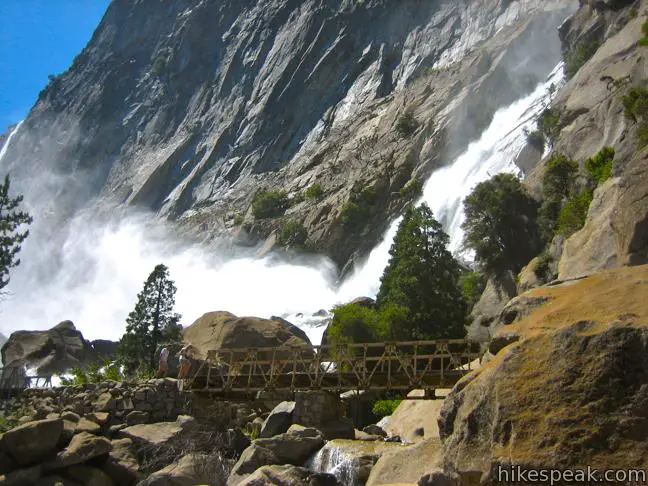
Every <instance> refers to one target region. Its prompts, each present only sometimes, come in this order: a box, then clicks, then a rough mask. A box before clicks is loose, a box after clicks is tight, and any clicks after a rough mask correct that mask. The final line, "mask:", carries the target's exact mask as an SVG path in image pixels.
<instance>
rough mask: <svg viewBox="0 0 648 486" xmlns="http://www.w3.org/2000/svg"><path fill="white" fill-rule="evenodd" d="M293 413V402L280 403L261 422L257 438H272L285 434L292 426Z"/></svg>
mask: <svg viewBox="0 0 648 486" xmlns="http://www.w3.org/2000/svg"><path fill="white" fill-rule="evenodd" d="M294 411H295V402H281V403H280V404H279V405H277V406H276V407H275V408H274V409H273V410H272V412H270V415H268V417H267V418H266V419H265V421H264V422H263V425H262V426H261V433H260V435H259V437H272V436H275V435H278V434H283V433H284V432H286V431H287V430H288V428H289V427H290V426H291V425H292V417H293V412H294Z"/></svg>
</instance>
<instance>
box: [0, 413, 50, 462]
mask: <svg viewBox="0 0 648 486" xmlns="http://www.w3.org/2000/svg"><path fill="white" fill-rule="evenodd" d="M62 433H63V421H62V420H61V419H53V420H38V421H35V422H27V423H26V424H23V425H20V426H18V427H15V428H13V429H11V430H9V431H8V432H5V434H4V436H3V444H4V448H5V450H6V451H7V452H8V453H9V454H10V455H11V456H12V457H13V459H15V460H16V461H17V462H18V463H19V464H21V465H29V464H34V463H36V462H38V461H40V460H42V459H44V458H46V457H47V456H48V455H50V454H53V453H54V452H56V444H57V443H58V441H59V439H60V438H61V434H62Z"/></svg>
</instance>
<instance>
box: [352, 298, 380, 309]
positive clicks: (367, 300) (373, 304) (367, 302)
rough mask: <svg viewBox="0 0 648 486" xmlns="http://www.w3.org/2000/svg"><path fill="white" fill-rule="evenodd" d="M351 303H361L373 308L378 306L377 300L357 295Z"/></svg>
mask: <svg viewBox="0 0 648 486" xmlns="http://www.w3.org/2000/svg"><path fill="white" fill-rule="evenodd" d="M349 304H353V305H359V306H360V307H366V308H368V309H373V308H374V307H376V301H375V300H374V299H372V298H371V297H356V298H355V299H353V300H352V301H351V302H349Z"/></svg>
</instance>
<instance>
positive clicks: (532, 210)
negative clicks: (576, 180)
mask: <svg viewBox="0 0 648 486" xmlns="http://www.w3.org/2000/svg"><path fill="white" fill-rule="evenodd" d="M464 206H465V213H466V220H465V221H464V223H463V224H462V228H463V229H464V231H465V232H466V233H465V236H464V244H465V245H466V247H468V248H472V249H473V250H474V251H475V260H476V261H477V262H478V263H479V264H480V265H482V268H484V270H485V271H486V272H487V273H488V274H489V275H498V274H501V272H504V271H508V270H513V271H514V272H515V273H517V272H518V271H519V270H520V269H521V268H522V267H523V266H524V265H526V264H527V263H528V261H529V260H530V259H531V258H533V257H534V256H535V255H537V254H538V253H539V252H540V249H541V248H540V247H541V240H540V233H539V230H538V224H537V216H538V204H537V202H536V201H535V200H534V199H533V198H532V197H531V196H530V195H529V193H528V191H527V189H526V188H525V187H524V186H523V185H522V183H521V182H520V181H519V180H518V178H517V177H515V176H514V175H512V174H498V175H496V176H494V177H493V178H491V179H489V180H488V181H485V182H482V183H480V184H478V185H477V186H476V187H475V189H474V190H473V191H472V193H471V194H470V195H469V196H468V197H467V198H466V199H465V201H464Z"/></svg>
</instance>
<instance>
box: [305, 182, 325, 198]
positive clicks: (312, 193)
mask: <svg viewBox="0 0 648 486" xmlns="http://www.w3.org/2000/svg"><path fill="white" fill-rule="evenodd" d="M323 195H324V189H323V188H322V184H320V183H317V184H313V185H312V186H310V187H309V188H308V189H306V191H305V192H304V196H306V197H307V198H308V199H320V198H321V197H322V196H323Z"/></svg>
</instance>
